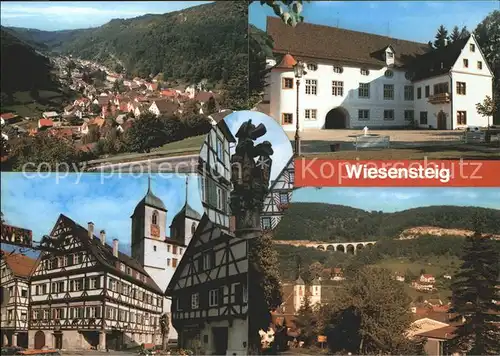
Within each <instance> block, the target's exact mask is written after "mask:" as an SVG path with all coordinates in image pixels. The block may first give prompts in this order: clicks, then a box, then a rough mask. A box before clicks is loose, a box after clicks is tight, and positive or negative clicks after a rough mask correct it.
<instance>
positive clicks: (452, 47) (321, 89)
mask: <svg viewBox="0 0 500 356" xmlns="http://www.w3.org/2000/svg"><path fill="white" fill-rule="evenodd" d="M267 33H268V35H270V36H271V37H272V38H273V40H274V48H273V52H274V56H275V58H274V59H269V60H268V61H267V63H268V67H269V68H270V73H269V74H268V76H267V83H268V85H267V87H266V92H265V94H264V100H263V102H262V103H261V107H265V108H267V109H266V110H268V111H269V112H266V113H267V114H269V115H270V116H272V117H273V118H274V119H275V120H277V121H278V122H280V123H281V125H282V126H283V128H284V129H285V130H286V131H294V130H295V127H296V120H297V118H296V107H297V97H296V96H297V91H296V90H297V87H296V86H297V82H296V78H295V76H294V70H293V66H294V65H295V63H297V61H302V62H303V63H305V65H306V74H305V75H304V76H303V77H302V78H301V79H300V87H299V126H300V128H301V129H306V130H307V129H344V128H351V129H352V128H363V127H365V126H368V127H369V128H372V129H376V128H378V129H383V128H386V129H389V128H402V127H413V128H422V129H423V128H432V129H440V130H450V129H464V128H467V127H481V126H487V125H488V122H490V123H491V118H486V117H482V116H480V115H479V114H478V113H477V111H476V104H477V103H480V102H482V101H483V100H484V99H485V97H486V96H490V97H492V84H493V73H492V71H491V69H490V67H489V66H488V63H487V62H486V59H485V57H484V55H483V53H482V51H481V48H480V47H479V44H478V43H477V41H476V38H475V37H474V35H470V36H468V37H467V38H463V39H459V40H456V41H455V42H453V43H451V44H448V45H447V46H446V47H444V48H441V49H435V50H431V49H430V47H429V46H428V44H425V43H417V42H411V41H406V40H401V39H396V38H389V37H386V36H380V35H375V34H369V33H363V32H357V31H351V30H345V29H340V28H334V27H328V26H320V25H314V24H308V23H300V24H298V25H297V26H296V27H294V28H292V27H291V26H287V25H285V24H283V23H282V21H281V19H279V18H276V17H268V18H267ZM488 120H489V121H488Z"/></svg>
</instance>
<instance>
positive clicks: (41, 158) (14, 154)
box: [9, 132, 82, 172]
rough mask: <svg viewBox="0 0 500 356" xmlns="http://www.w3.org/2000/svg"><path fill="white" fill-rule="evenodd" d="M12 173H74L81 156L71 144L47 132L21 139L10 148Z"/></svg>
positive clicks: (78, 165)
mask: <svg viewBox="0 0 500 356" xmlns="http://www.w3.org/2000/svg"><path fill="white" fill-rule="evenodd" d="M9 158H10V161H11V162H12V170H14V171H35V170H40V171H44V172H47V171H55V170H56V169H58V168H59V169H60V170H61V169H68V170H69V171H72V172H73V171H76V170H78V169H79V167H80V162H81V161H82V156H81V155H80V153H79V152H78V151H77V150H76V149H75V147H74V146H73V144H72V143H71V142H68V141H67V140H65V139H62V138H59V137H57V136H51V135H49V134H48V133H47V132H44V133H40V134H38V135H36V136H35V137H23V138H21V139H20V140H19V141H18V142H16V144H14V145H13V146H12V151H11V154H10V156H9Z"/></svg>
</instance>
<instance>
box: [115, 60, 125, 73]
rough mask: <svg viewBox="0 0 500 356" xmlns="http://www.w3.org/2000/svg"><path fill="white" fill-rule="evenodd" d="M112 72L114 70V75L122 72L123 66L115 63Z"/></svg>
mask: <svg viewBox="0 0 500 356" xmlns="http://www.w3.org/2000/svg"><path fill="white" fill-rule="evenodd" d="M114 70H115V72H116V73H118V74H120V73H122V72H123V66H122V65H121V64H120V63H116V64H115V67H114Z"/></svg>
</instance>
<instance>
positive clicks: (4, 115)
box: [0, 112, 19, 120]
mask: <svg viewBox="0 0 500 356" xmlns="http://www.w3.org/2000/svg"><path fill="white" fill-rule="evenodd" d="M18 116H19V115H16V114H13V113H11V112H7V113H5V114H2V115H0V117H1V118H2V119H4V120H11V119H14V118H16V117H18Z"/></svg>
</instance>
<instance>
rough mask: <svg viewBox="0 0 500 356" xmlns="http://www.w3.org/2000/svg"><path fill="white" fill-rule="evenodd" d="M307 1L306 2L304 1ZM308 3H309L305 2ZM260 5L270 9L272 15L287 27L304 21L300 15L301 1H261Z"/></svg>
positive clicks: (252, 0)
mask: <svg viewBox="0 0 500 356" xmlns="http://www.w3.org/2000/svg"><path fill="white" fill-rule="evenodd" d="M306 1H307V0H306ZM253 2H254V0H250V2H249V3H250V4H251V3H253ZM307 2H309V1H307ZM260 3H261V5H266V6H269V7H270V8H272V9H273V11H274V13H275V14H276V16H279V17H280V18H281V20H282V21H283V22H284V23H286V24H287V25H290V26H292V27H295V26H296V25H297V24H298V23H300V22H303V21H304V16H302V15H301V13H302V4H303V1H301V0H298V1H294V0H283V1H274V0H267V1H266V0H262V1H260Z"/></svg>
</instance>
